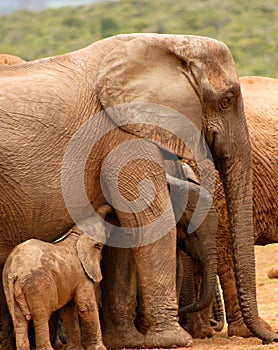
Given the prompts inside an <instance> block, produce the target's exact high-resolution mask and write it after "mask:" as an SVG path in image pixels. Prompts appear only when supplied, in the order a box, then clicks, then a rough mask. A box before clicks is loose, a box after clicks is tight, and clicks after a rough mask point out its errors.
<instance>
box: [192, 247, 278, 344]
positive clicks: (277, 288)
mask: <svg viewBox="0 0 278 350" xmlns="http://www.w3.org/2000/svg"><path fill="white" fill-rule="evenodd" d="M255 254H256V275H257V299H258V306H259V313H260V316H261V317H262V318H263V319H264V320H266V321H267V322H268V323H270V325H271V326H272V328H273V330H274V331H275V332H277V333H278V279H269V278H268V277H267V271H268V270H269V268H270V267H271V266H273V265H275V264H276V265H278V244H271V245H268V246H265V247H255ZM211 349H212V350H223V349H225V350H226V349H229V350H245V349H248V350H261V349H264V350H270V349H271V350H272V349H276V350H278V344H276V345H273V344H272V345H262V343H261V341H260V340H259V339H255V338H253V339H251V338H250V339H242V338H237V337H231V338H228V337H227V336H226V329H224V330H223V331H222V332H221V333H218V334H217V335H216V336H215V337H213V338H212V339H204V340H194V343H193V347H192V350H211Z"/></svg>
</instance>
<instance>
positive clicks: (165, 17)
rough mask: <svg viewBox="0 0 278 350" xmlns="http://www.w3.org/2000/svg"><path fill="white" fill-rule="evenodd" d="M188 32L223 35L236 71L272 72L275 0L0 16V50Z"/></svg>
mask: <svg viewBox="0 0 278 350" xmlns="http://www.w3.org/2000/svg"><path fill="white" fill-rule="evenodd" d="M131 32H158V33H177V34H193V35H204V36H210V37H214V38H216V39H218V40H222V41H224V42H225V43H226V44H227V45H228V46H229V48H230V49H231V51H232V54H233V56H234V59H235V61H236V64H237V68H238V72H239V75H264V76H270V77H275V78H277V77H278V2H277V0H253V1H247V0H245V1H239V0H234V1H223V0H177V1H175V2H174V1H173V0H151V1H147V0H120V1H110V2H108V1H107V2H100V3H96V4H93V5H90V6H80V7H77V8H71V7H64V8H60V9H55V10H54V9H48V10H46V11H43V12H39V13H32V12H27V11H20V12H16V13H13V14H11V15H9V16H3V17H0V38H1V40H0V52H2V53H11V54H15V55H18V56H21V57H23V58H25V59H27V60H31V59H35V58H39V57H43V56H52V55H57V54H60V53H65V52H68V51H73V50H76V49H80V48H82V47H85V46H87V45H89V44H91V43H92V42H94V41H96V40H99V39H102V38H104V37H107V36H111V35H115V34H118V33H131Z"/></svg>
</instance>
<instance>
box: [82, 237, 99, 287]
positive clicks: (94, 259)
mask: <svg viewBox="0 0 278 350" xmlns="http://www.w3.org/2000/svg"><path fill="white" fill-rule="evenodd" d="M76 249H77V254H78V258H79V260H80V262H81V264H82V266H83V269H84V270H85V272H86V274H87V275H88V277H89V278H91V279H92V280H93V281H95V282H100V281H101V280H102V273H101V268H100V260H101V249H100V248H99V244H98V243H97V242H96V241H95V240H93V239H92V238H91V237H90V236H88V235H87V234H81V235H80V237H79V239H78V241H77V245H76Z"/></svg>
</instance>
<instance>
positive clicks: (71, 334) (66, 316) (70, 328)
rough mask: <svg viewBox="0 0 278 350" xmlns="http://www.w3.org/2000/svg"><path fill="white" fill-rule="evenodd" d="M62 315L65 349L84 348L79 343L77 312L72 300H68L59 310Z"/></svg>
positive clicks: (80, 349) (78, 349) (75, 349)
mask: <svg viewBox="0 0 278 350" xmlns="http://www.w3.org/2000/svg"><path fill="white" fill-rule="evenodd" d="M60 315H61V317H62V320H63V323H64V328H65V333H66V340H67V350H84V348H83V346H82V345H81V336H80V327H79V320H78V314H77V308H76V305H75V303H74V301H70V302H69V303H68V304H67V305H65V306H64V307H63V308H62V309H61V310H60Z"/></svg>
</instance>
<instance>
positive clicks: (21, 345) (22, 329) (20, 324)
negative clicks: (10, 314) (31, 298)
mask: <svg viewBox="0 0 278 350" xmlns="http://www.w3.org/2000/svg"><path fill="white" fill-rule="evenodd" d="M14 317H15V320H13V321H14V331H15V338H16V348H17V350H29V349H30V343H29V339H28V321H27V320H26V318H25V316H24V315H23V314H22V312H21V310H20V308H19V307H18V306H16V305H15V310H14Z"/></svg>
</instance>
